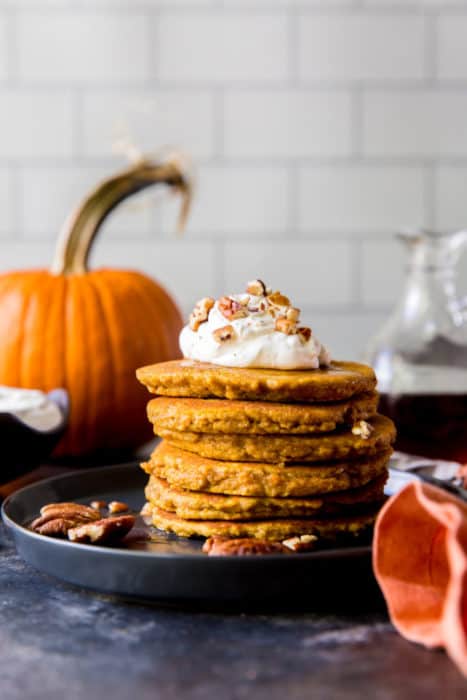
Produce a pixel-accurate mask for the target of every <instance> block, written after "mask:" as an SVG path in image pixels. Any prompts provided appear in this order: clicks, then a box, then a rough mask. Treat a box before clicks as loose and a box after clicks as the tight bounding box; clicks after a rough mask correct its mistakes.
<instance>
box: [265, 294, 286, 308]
mask: <svg viewBox="0 0 467 700" xmlns="http://www.w3.org/2000/svg"><path fill="white" fill-rule="evenodd" d="M268 301H269V303H270V304H275V305H276V306H290V299H289V297H286V296H285V295H284V294H281V293H280V292H273V293H272V294H268Z"/></svg>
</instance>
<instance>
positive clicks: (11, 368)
mask: <svg viewBox="0 0 467 700" xmlns="http://www.w3.org/2000/svg"><path fill="white" fill-rule="evenodd" d="M2 282H3V284H2ZM18 284H19V285H20V290H16V289H14V287H16V286H17V285H18ZM24 286H25V280H24V276H23V275H22V274H20V273H18V272H10V273H8V272H6V273H5V274H4V275H2V277H1V278H0V302H1V304H2V307H4V304H5V300H6V299H8V298H9V296H10V294H12V292H16V293H15V297H16V298H19V299H21V308H20V317H21V323H19V322H18V323H15V326H16V337H15V338H14V341H13V343H12V337H11V333H10V332H9V328H8V326H7V327H6V328H4V327H3V326H2V324H1V323H0V342H2V343H3V344H4V346H3V353H2V357H1V362H2V365H0V367H1V371H2V376H3V379H2V381H1V383H2V384H8V385H9V386H21V372H20V367H21V353H22V342H21V341H22V338H23V332H22V328H23V325H22V321H23V319H24V318H25V311H26V305H27V301H28V299H29V296H27V297H25V295H24V294H23V293H22V288H23V287H24ZM2 287H3V289H2ZM1 318H2V319H3V320H4V319H5V318H6V317H5V315H4V314H3V315H2V317H1ZM3 333H5V340H4V339H3ZM5 349H7V350H8V355H6V352H5ZM10 355H11V356H13V358H14V361H13V362H12V361H11V359H10Z"/></svg>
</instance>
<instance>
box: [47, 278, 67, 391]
mask: <svg viewBox="0 0 467 700" xmlns="http://www.w3.org/2000/svg"><path fill="white" fill-rule="evenodd" d="M49 277H50V276H49ZM50 281H51V287H52V298H51V301H50V305H49V308H48V312H47V324H46V327H45V336H44V346H45V349H46V352H45V357H44V389H46V390H47V391H50V390H51V389H58V388H62V387H63V388H64V387H65V386H66V379H65V367H64V357H65V352H64V346H65V333H64V332H63V328H64V325H63V322H64V306H65V298H66V296H65V295H66V280H65V278H63V277H54V278H50Z"/></svg>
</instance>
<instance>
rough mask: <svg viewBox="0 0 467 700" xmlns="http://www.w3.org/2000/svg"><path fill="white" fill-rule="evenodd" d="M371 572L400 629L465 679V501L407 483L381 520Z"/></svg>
mask: <svg viewBox="0 0 467 700" xmlns="http://www.w3.org/2000/svg"><path fill="white" fill-rule="evenodd" d="M373 569H374V572H375V576H376V579H377V581H378V583H379V585H380V587H381V589H382V591H383V594H384V597H385V599H386V603H387V606H388V609H389V615H390V618H391V621H392V623H393V624H394V626H395V627H396V629H397V630H398V631H399V632H400V633H401V634H402V635H403V636H404V637H406V638H407V639H409V640H410V641H412V642H418V643H419V644H423V645H424V646H426V647H429V648H433V647H444V649H445V650H446V652H447V653H448V654H449V656H450V657H451V659H452V660H453V661H454V663H455V664H457V666H458V668H459V670H460V671H461V673H463V674H464V675H465V676H467V503H466V502H464V501H462V500H461V499H460V498H457V497H456V496H453V495H451V494H449V493H447V492H446V491H443V490H442V489H439V488H437V487H435V486H431V485H430V484H426V483H423V482H421V481H416V482H413V483H409V484H408V485H407V486H405V487H404V488H403V489H402V490H401V491H400V492H399V493H397V494H396V495H394V496H392V497H391V498H390V499H389V500H388V501H387V503H386V504H385V506H384V507H383V509H382V510H381V512H380V514H379V516H378V519H377V522H376V527H375V537H374V545H373Z"/></svg>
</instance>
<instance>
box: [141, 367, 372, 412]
mask: <svg viewBox="0 0 467 700" xmlns="http://www.w3.org/2000/svg"><path fill="white" fill-rule="evenodd" d="M136 376H137V378H138V379H139V381H140V382H141V383H142V384H144V385H145V386H146V387H147V388H148V390H149V391H150V392H151V393H152V394H160V395H162V396H187V397H193V398H221V399H244V400H250V401H283V402H285V403H287V402H300V401H302V402H308V401H309V402H314V401H322V402H326V401H341V400H343V399H348V398H350V397H352V396H355V395H356V394H361V393H364V392H371V391H374V388H375V386H376V377H375V373H374V372H373V370H372V369H371V367H368V366H367V365H363V364H359V363H357V362H333V363H332V364H331V366H330V367H329V368H326V369H312V370H276V369H274V370H273V369H256V368H249V367H242V368H236V367H222V366H220V365H213V364H210V363H207V362H197V361H195V360H172V361H170V362H159V363H158V364H155V365H149V366H148V367H141V368H140V369H138V370H137V372H136Z"/></svg>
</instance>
